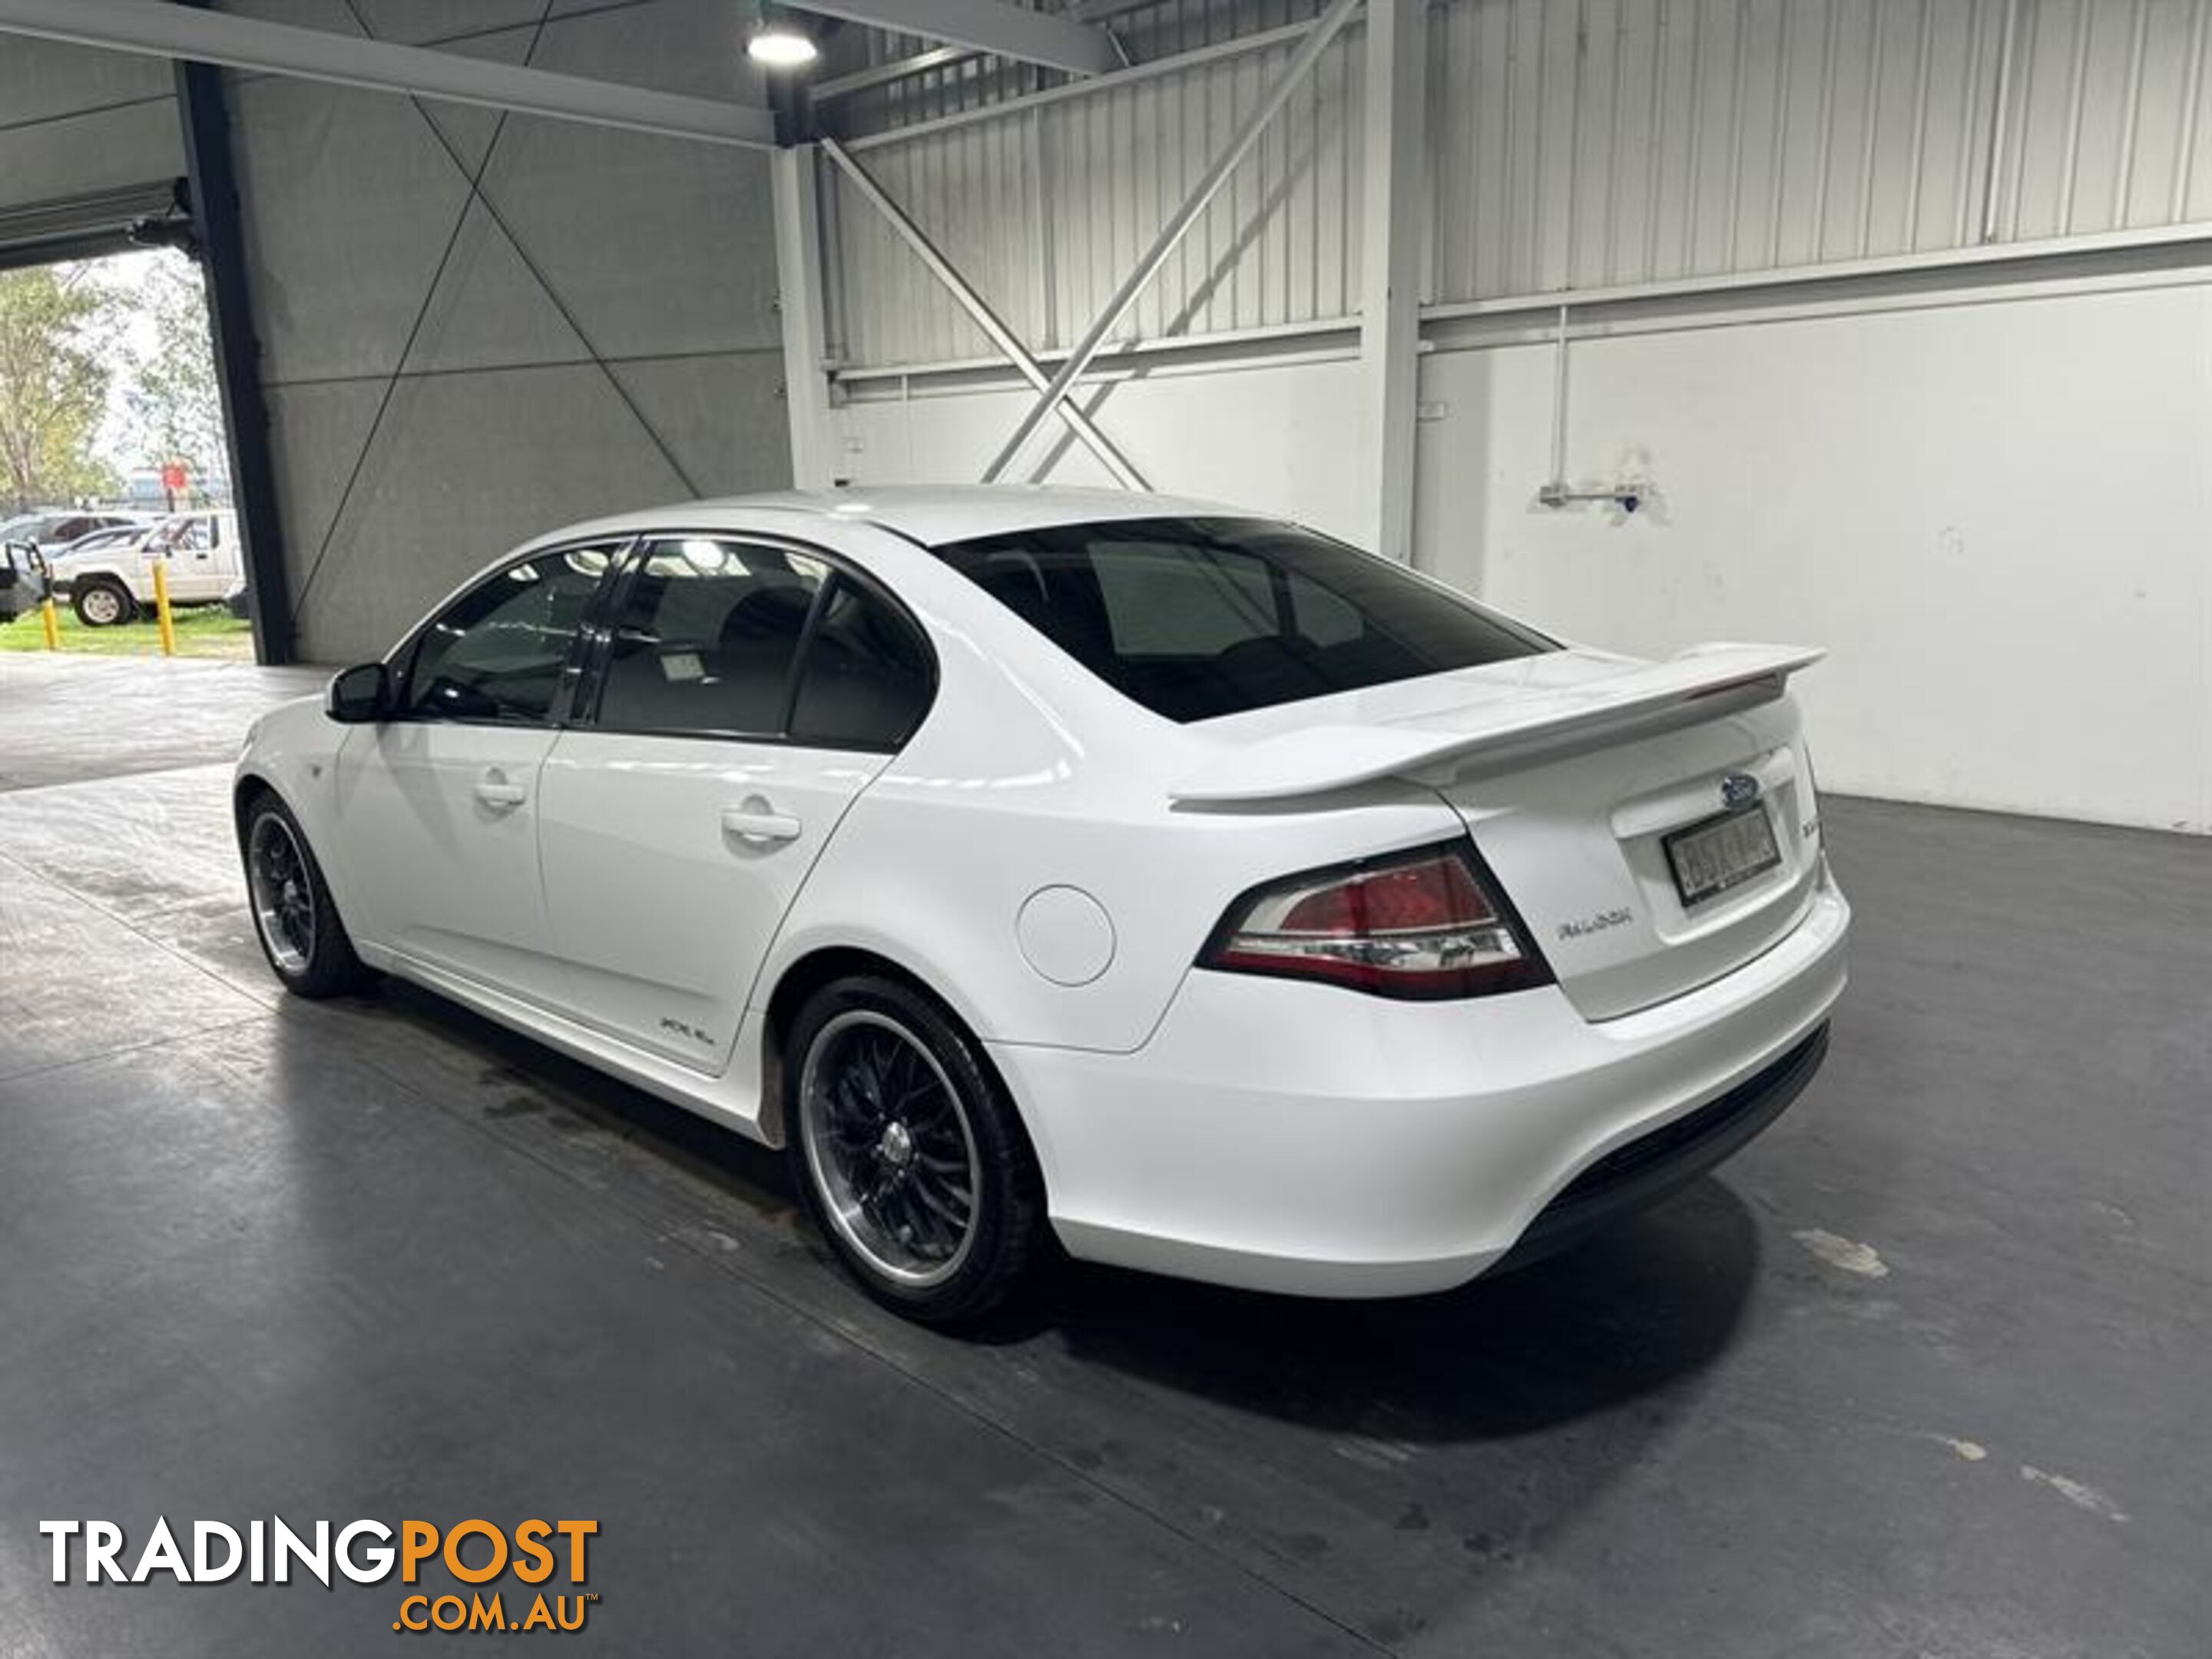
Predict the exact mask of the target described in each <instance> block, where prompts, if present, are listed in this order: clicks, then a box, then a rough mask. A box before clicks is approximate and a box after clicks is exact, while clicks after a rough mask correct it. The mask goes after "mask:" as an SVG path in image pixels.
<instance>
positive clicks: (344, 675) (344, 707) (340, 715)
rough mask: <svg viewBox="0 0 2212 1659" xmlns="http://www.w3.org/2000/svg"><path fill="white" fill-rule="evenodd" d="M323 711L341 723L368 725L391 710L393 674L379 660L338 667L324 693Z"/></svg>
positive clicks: (381, 718) (390, 712)
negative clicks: (328, 687)
mask: <svg viewBox="0 0 2212 1659" xmlns="http://www.w3.org/2000/svg"><path fill="white" fill-rule="evenodd" d="M323 712H324V713H325V714H328V715H329V716H330V717H331V719H332V720H336V721H337V722H338V724H339V725H341V726H367V725H369V724H370V723H371V722H373V721H376V720H386V719H388V718H389V717H390V715H391V714H392V676H391V674H390V673H389V672H388V671H386V668H385V666H384V665H383V664H382V663H380V662H365V663H362V664H360V665H357V666H356V667H353V668H346V669H341V670H340V671H338V672H337V674H335V675H333V676H332V677H331V689H330V690H329V691H327V692H326V693H325V694H324V696H323Z"/></svg>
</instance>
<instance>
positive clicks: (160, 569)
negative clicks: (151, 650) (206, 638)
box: [154, 559, 177, 657]
mask: <svg viewBox="0 0 2212 1659" xmlns="http://www.w3.org/2000/svg"><path fill="white" fill-rule="evenodd" d="M154 621H155V624H156V625H157V626H158V627H159V628H160V629H161V654H162V655H163V656H165V657H173V656H175V655H176V654H177V623H176V618H175V617H172V616H171V615H170V614H169V562H168V560H167V559H156V560H155V561H154Z"/></svg>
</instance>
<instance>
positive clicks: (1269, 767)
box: [1168, 645, 1826, 805]
mask: <svg viewBox="0 0 2212 1659" xmlns="http://www.w3.org/2000/svg"><path fill="white" fill-rule="evenodd" d="M1824 655H1826V653H1824V652H1822V651H1820V650H1817V649H1814V648H1811V647H1802V646H1787V645H1697V646H1692V647H1690V648H1689V649H1688V650H1686V651H1684V652H1682V653H1680V655H1678V656H1674V657H1671V658H1669V659H1668V660H1666V661H1665V662H1657V663H1644V664H1641V665H1635V666H1631V667H1626V668H1623V669H1622V670H1621V671H1620V672H1619V673H1616V674H1605V675H1601V676H1600V677H1599V678H1595V679H1590V680H1584V681H1583V682H1582V683H1580V684H1575V685H1563V686H1552V687H1548V688H1546V689H1544V690H1529V691H1526V692H1522V693H1517V694H1516V695H1513V696H1503V697H1499V698H1498V699H1496V700H1495V701H1492V702H1480V703H1476V704H1473V705H1471V706H1469V707H1467V708H1455V709H1451V710H1448V711H1446V712H1445V713H1443V714H1428V715H1423V716H1421V717H1419V723H1409V724H1403V725H1374V726H1308V727H1306V728H1304V730H1301V731H1297V732H1283V733H1282V734H1281V735H1279V736H1278V737H1273V738H1262V739H1261V741H1259V742H1257V743H1255V744H1249V746H1247V747H1244V748H1241V749H1232V750H1228V751H1226V752H1225V753H1224V754H1222V755H1221V756H1220V757H1218V758H1217V759H1215V760H1213V761H1211V762H1209V763H1207V764H1206V765H1205V766H1202V767H1200V769H1198V770H1197V771H1196V772H1194V773H1193V774H1192V775H1190V776H1189V777H1187V778H1185V779H1183V780H1182V782H1180V783H1178V784H1176V786H1175V787H1173V788H1172V789H1170V791H1169V792H1168V793H1169V797H1170V799H1173V800H1176V801H1180V802H1185V803H1188V804H1190V805H1214V804H1227V803H1231V802H1236V801H1256V800H1280V799H1288V798H1291V797H1293V796H1298V795H1312V794H1319V793H1323V792H1325V791H1327V790H1331V789H1343V788H1347V787H1351V786H1352V785H1353V784H1359V783H1371V782H1373V781H1376V779H1379V778H1390V777H1398V776H1401V775H1404V774H1406V773H1408V772H1414V771H1419V770H1420V769H1422V768H1424V767H1429V766H1434V765H1436V764H1437V763H1440V762H1444V761H1450V762H1454V763H1465V762H1468V761H1476V760H1481V759H1485V758H1490V757H1497V758H1503V757H1504V755H1506V754H1508V753H1510V754H1511V755H1513V756H1514V757H1516V758H1525V757H1529V756H1532V755H1535V754H1540V753H1546V752H1549V751H1552V750H1568V749H1574V748H1578V747H1583V746H1586V745H1588V744H1590V743H1591V742H1592V741H1593V740H1596V741H1603V740H1605V739H1607V738H1611V737H1626V736H1627V735H1629V733H1630V732H1631V731H1632V730H1633V729H1635V728H1638V727H1644V728H1646V729H1649V728H1651V727H1654V726H1664V725H1667V724H1670V723H1672V722H1673V721H1674V720H1678V719H1679V718H1680V716H1681V715H1683V714H1686V713H1687V712H1689V711H1688V709H1687V708H1686V705H1690V704H1694V703H1696V702H1699V701H1701V700H1703V699H1705V698H1708V697H1715V696H1723V695H1724V694H1727V693H1729V692H1750V693H1753V694H1754V695H1753V696H1752V697H1751V699H1750V701H1751V702H1753V704H1756V703H1759V702H1771V701H1772V700H1773V699H1774V698H1776V697H1778V696H1781V695H1782V689H1783V684H1784V681H1786V680H1787V679H1788V678H1790V675H1792V674H1794V673H1796V671H1798V670H1799V669H1801V668H1807V667H1810V666H1811V665H1813V664H1814V663H1816V662H1818V661H1820V659H1821V657H1822V656H1824Z"/></svg>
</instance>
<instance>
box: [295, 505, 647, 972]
mask: <svg viewBox="0 0 2212 1659" xmlns="http://www.w3.org/2000/svg"><path fill="white" fill-rule="evenodd" d="M620 546H621V544H619V543H616V544H589V545H584V546H576V547H568V548H562V549H559V550H555V551H552V552H547V553H541V554H538V555H536V556H532V557H531V558H528V559H525V560H521V561H520V562H516V563H513V564H510V565H507V566H506V567H505V568H501V569H500V570H498V571H496V572H495V573H494V574H491V575H490V576H488V577H486V578H485V579H484V580H483V581H481V582H479V583H478V584H477V585H476V586H473V587H471V588H470V589H469V590H468V591H467V592H464V593H463V594H462V595H461V596H460V597H459V598H458V599H454V600H453V601H452V602H451V603H450V604H449V605H447V607H446V608H445V610H443V611H441V612H440V613H439V614H438V615H437V616H436V617H434V618H432V620H431V621H430V622H429V623H428V624H427V625H425V626H424V627H423V628H422V629H420V630H419V631H418V632H417V634H416V637H415V638H414V640H413V641H410V644H409V645H408V646H407V647H404V648H403V650H402V651H401V652H400V653H398V655H397V657H396V658H395V659H394V669H395V674H394V686H393V696H394V699H395V704H396V713H395V715H394V717H393V718H392V719H390V720H384V721H380V722H379V723H377V724H374V725H369V726H356V727H354V728H353V729H352V730H351V731H350V732H349V733H348V735H347V738H346V740H345V744H344V745H343V748H342V749H341V750H340V751H339V756H338V761H337V770H338V779H337V782H338V805H339V811H340V814H341V822H342V823H343V834H344V838H345V846H346V849H347V854H348V860H347V866H348V872H349V877H350V878H351V883H350V884H351V887H352V888H353V890H354V891H353V893H352V894H351V895H350V896H349V898H350V902H353V903H355V904H356V907H357V908H361V909H362V911H363V913H364V914H363V918H362V926H363V931H364V932H365V933H366V936H367V937H368V939H371V940H373V941H374V943H375V944H378V945H383V946H385V947H386V948H387V949H389V950H392V951H398V952H399V953H400V954H401V955H403V956H404V957H407V958H409V959H410V960H411V961H412V962H415V963H421V964H423V965H426V966H428V967H431V968H435V969H442V970H444V971H445V972H447V973H449V974H456V975H461V976H462V977H464V978H465V979H467V980H470V981H474V982H475V983H477V984H478V985H481V986H484V987H490V988H493V989H495V990H499V991H502V992H506V993H507V994H511V995H513V996H517V997H520V998H522V999H523V1000H526V1001H529V1002H532V1003H537V1004H538V1005H540V1006H546V1007H550V1008H560V1007H564V1006H567V1005H568V1001H569V997H568V982H567V979H566V976H565V975H564V973H563V971H562V966H561V963H560V959H559V957H558V954H557V953H556V951H555V949H554V946H553V941H552V934H551V930H550V925H549V923H548V921H547V918H546V915H545V907H544V900H543V897H542V896H541V892H540V888H539V883H538V819H539V812H538V799H537V795H538V774H539V769H540V768H541V767H542V766H543V764H544V760H545V756H546V753H547V751H548V750H550V748H551V747H552V745H553V739H554V733H555V731H556V721H557V720H558V719H559V718H560V717H561V715H562V713H563V712H564V711H565V707H566V704H567V702H568V698H569V696H570V695H571V693H572V691H573V689H574V672H575V669H576V666H577V665H578V662H579V660H580V641H581V630H582V627H583V623H584V622H585V619H586V617H587V616H588V615H589V614H590V611H591V608H592V605H593V604H594V603H595V601H596V599H597V598H598V596H599V591H600V588H601V586H602V584H603V582H604V581H605V579H606V577H607V575H608V574H609V572H610V570H611V568H612V567H613V565H614V563H615V560H616V555H617V553H618V552H619V550H620Z"/></svg>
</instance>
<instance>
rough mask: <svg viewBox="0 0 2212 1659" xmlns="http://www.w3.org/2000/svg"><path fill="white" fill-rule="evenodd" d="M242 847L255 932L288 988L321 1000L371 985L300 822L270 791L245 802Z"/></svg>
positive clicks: (264, 953) (277, 975)
mask: <svg viewBox="0 0 2212 1659" xmlns="http://www.w3.org/2000/svg"><path fill="white" fill-rule="evenodd" d="M239 848H240V852H241V853H242V854H244V856H245V860H246V901H247V903H248V904H249V905H250V907H251V908H252V911H253V931H254V934H255V937H257V938H258V939H260V941H261V954H262V955H263V956H264V957H268V959H269V968H270V972H272V973H274V974H275V975H276V977H277V978H278V979H279V980H281V981H283V985H284V988H285V989H286V990H288V991H289V992H291V993H292V994H294V995H295V996H302V997H309V998H313V999H318V1000H319V999H321V998H324V997H334V996H337V995H340V994H343V993H344V992H347V991H354V990H358V989H360V988H361V987H362V985H364V984H366V983H367V982H368V969H367V968H365V967H363V966H362V960H361V958H360V957H357V956H356V955H355V954H354V950H353V941H352V939H349V938H348V937H347V936H346V930H345V924H344V923H343V922H342V921H339V920H338V908H337V905H336V904H335V903H333V902H331V890H330V887H329V886H328V884H325V881H324V880H323V872H322V866H319V865H318V864H317V863H316V862H315V855H314V854H313V853H312V852H310V851H309V850H308V848H307V836H306V835H305V834H303V833H302V832H301V829H300V823H299V820H298V819H297V818H295V817H293V816H292V814H291V811H290V810H289V808H288V807H286V806H285V805H284V803H283V801H281V800H279V799H276V796H275V795H273V794H271V793H269V792H267V791H266V790H264V791H263V792H262V793H259V794H258V795H256V796H255V797H254V798H253V799H252V800H251V801H249V802H248V803H247V804H246V813H245V816H244V818H243V819H242V821H241V824H240V831H239Z"/></svg>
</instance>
